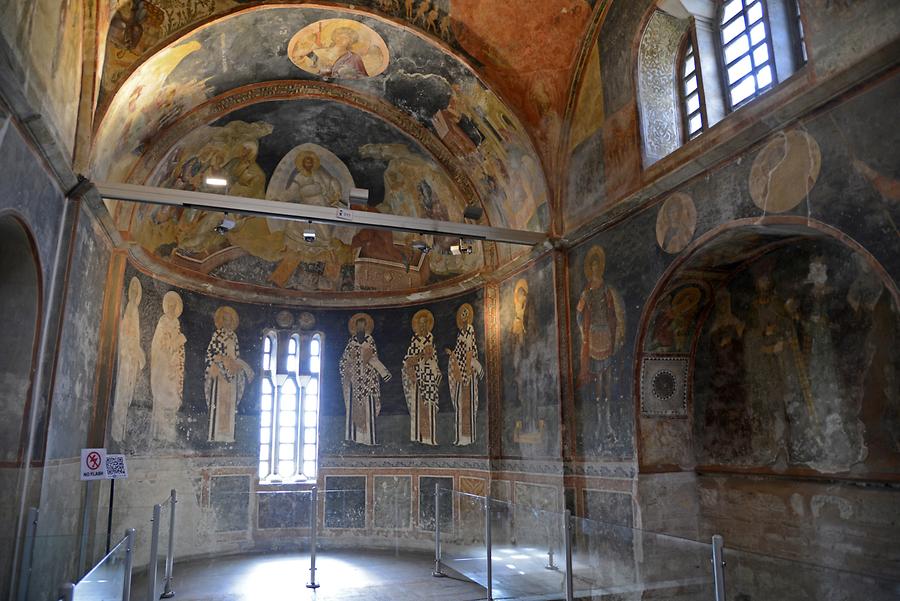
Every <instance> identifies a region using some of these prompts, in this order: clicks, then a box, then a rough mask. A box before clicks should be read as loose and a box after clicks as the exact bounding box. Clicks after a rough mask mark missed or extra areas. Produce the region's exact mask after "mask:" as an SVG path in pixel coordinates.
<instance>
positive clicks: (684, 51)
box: [678, 30, 707, 141]
mask: <svg viewBox="0 0 900 601" xmlns="http://www.w3.org/2000/svg"><path fill="white" fill-rule="evenodd" d="M678 78H679V100H680V101H681V124H682V135H683V138H684V140H685V141H687V140H693V139H694V138H696V137H697V136H699V135H700V134H701V133H703V130H705V129H706V127H707V122H706V110H705V103H704V102H703V85H702V82H701V78H700V69H699V68H698V63H697V53H696V52H695V51H694V38H693V35H692V31H691V30H688V32H687V33H686V34H685V35H684V40H683V41H682V43H681V49H680V50H679V53H678Z"/></svg>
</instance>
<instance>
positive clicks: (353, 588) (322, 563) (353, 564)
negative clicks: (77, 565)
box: [132, 550, 486, 601]
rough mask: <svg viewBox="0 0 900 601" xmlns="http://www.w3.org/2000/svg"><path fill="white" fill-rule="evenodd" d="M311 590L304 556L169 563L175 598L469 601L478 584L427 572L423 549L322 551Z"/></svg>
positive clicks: (138, 586)
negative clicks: (318, 585) (172, 574)
mask: <svg viewBox="0 0 900 601" xmlns="http://www.w3.org/2000/svg"><path fill="white" fill-rule="evenodd" d="M317 567H318V580H319V584H320V585H321V586H320V588H319V589H317V590H315V591H314V590H311V589H308V588H306V586H305V585H306V582H307V581H308V579H309V556H308V555H305V554H301V553H267V554H256V555H240V556H229V557H221V558H214V559H204V560H194V561H188V562H184V563H177V564H176V565H175V572H174V574H175V578H174V582H175V586H174V587H173V588H174V589H175V593H176V595H175V599H177V600H178V601H276V600H279V599H286V600H287V599H289V600H290V601H326V600H327V601H337V600H340V601H475V600H478V599H484V598H485V594H486V593H485V590H484V588H482V587H481V586H479V585H477V584H475V583H473V582H471V581H470V580H467V579H465V578H463V577H462V576H459V575H458V574H455V573H451V572H450V571H448V572H447V573H448V577H447V578H434V577H432V576H431V570H432V567H433V564H432V558H431V557H429V556H428V555H426V554H423V553H405V552H399V553H395V552H393V551H363V552H361V551H349V550H341V551H328V552H327V553H323V554H322V555H320V556H319V557H318V559H317ZM145 597H146V581H145V580H144V579H143V578H141V579H135V583H134V591H133V593H132V599H144V598H145Z"/></svg>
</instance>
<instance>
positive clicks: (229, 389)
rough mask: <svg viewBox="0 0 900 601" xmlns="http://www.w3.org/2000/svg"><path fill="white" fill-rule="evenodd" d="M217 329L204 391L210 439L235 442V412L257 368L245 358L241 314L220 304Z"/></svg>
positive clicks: (209, 352)
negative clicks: (239, 330) (240, 342)
mask: <svg viewBox="0 0 900 601" xmlns="http://www.w3.org/2000/svg"><path fill="white" fill-rule="evenodd" d="M214 322H215V324H216V331H215V332H214V333H213V336H212V339H211V340H210V341H209V345H208V346H207V347H206V378H205V381H204V392H205V394H206V406H207V409H208V410H209V440H210V441H216V442H234V416H235V413H236V412H237V406H238V403H239V402H240V400H241V397H243V396H244V388H245V387H246V385H247V384H249V383H250V382H252V381H253V376H254V373H253V369H252V368H251V367H250V365H248V364H247V362H246V361H244V360H243V359H241V356H240V355H241V354H240V349H239V348H238V338H237V334H236V333H235V330H236V329H237V326H238V314H237V312H236V311H235V310H234V309H232V308H231V307H219V308H218V309H217V310H216V314H215V317H214Z"/></svg>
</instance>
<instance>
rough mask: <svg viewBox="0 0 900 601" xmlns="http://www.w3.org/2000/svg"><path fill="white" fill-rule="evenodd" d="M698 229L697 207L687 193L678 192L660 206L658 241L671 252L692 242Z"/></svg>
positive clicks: (673, 252)
mask: <svg viewBox="0 0 900 601" xmlns="http://www.w3.org/2000/svg"><path fill="white" fill-rule="evenodd" d="M696 229H697V208H696V207H695V206H694V201H693V200H691V197H690V196H688V195H687V194H683V193H681V192H676V193H674V194H672V195H671V196H669V197H668V198H667V199H666V201H665V202H664V203H663V204H662V206H661V207H660V208H659V213H658V214H657V216H656V242H657V243H658V244H659V247H660V248H661V249H663V250H664V251H666V252H667V253H670V254H675V253H679V252H681V251H682V250H684V248H685V247H686V246H687V245H688V244H690V242H691V239H693V237H694V230H696Z"/></svg>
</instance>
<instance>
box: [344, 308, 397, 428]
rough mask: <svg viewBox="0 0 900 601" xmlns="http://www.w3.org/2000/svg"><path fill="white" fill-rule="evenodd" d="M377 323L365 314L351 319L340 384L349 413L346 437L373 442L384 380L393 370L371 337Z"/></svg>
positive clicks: (345, 408) (345, 409) (346, 410)
mask: <svg viewBox="0 0 900 601" xmlns="http://www.w3.org/2000/svg"><path fill="white" fill-rule="evenodd" d="M374 328H375V322H374V321H373V320H372V317H371V316H370V315H368V314H366V313H357V314H356V315H353V316H352V317H351V318H350V321H349V322H348V329H349V330H350V340H348V341H347V346H346V347H344V354H343V355H341V362H340V373H341V387H342V389H343V392H344V412H345V414H346V416H347V426H346V434H345V438H346V440H349V441H352V442H355V443H358V444H365V445H374V444H376V441H375V418H376V417H378V414H379V413H381V381H382V380H384V381H388V380H390V379H391V372H389V371H388V369H387V368H386V367H385V366H384V363H382V362H381V361H379V360H378V348H377V347H376V346H375V339H374V338H372V330H373V329H374Z"/></svg>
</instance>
